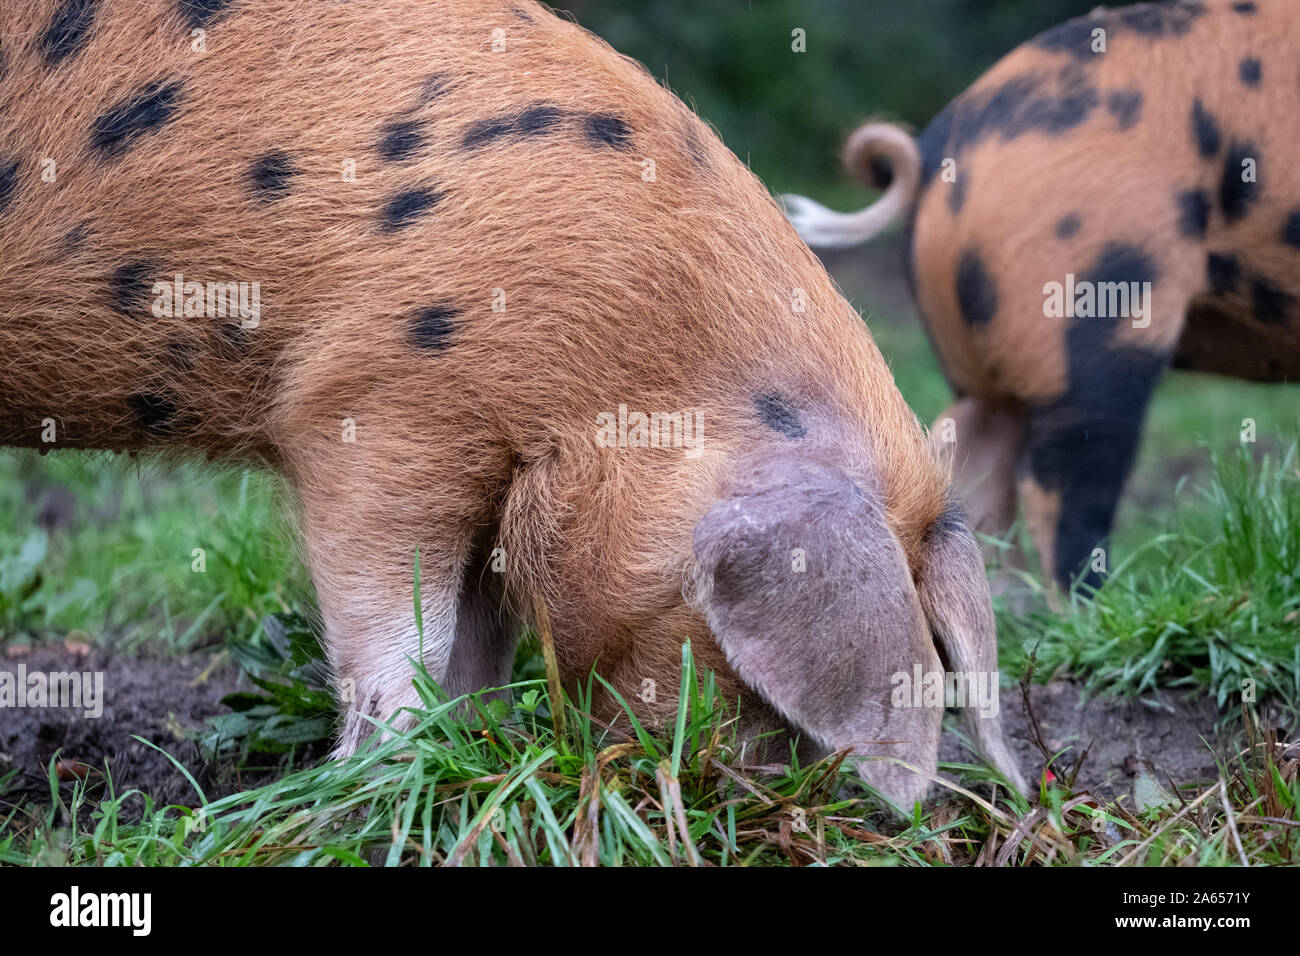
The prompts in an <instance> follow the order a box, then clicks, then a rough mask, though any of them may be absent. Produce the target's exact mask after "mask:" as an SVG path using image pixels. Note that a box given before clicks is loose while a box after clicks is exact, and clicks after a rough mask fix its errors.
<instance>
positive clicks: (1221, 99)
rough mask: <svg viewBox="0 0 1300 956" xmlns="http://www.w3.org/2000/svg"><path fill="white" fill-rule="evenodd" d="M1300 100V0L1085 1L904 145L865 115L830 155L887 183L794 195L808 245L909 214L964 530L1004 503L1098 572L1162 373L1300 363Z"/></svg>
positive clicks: (989, 526)
mask: <svg viewBox="0 0 1300 956" xmlns="http://www.w3.org/2000/svg"><path fill="white" fill-rule="evenodd" d="M1298 109H1300V2H1296V0H1271V2H1264V0H1260V2H1233V0H1212V2H1179V3H1165V4H1139V5H1137V6H1131V7H1121V8H1116V9H1104V8H1099V9H1097V10H1095V11H1094V12H1093V13H1091V14H1089V15H1088V16H1085V17H1081V18H1079V19H1075V20H1071V21H1069V22H1068V23H1065V24H1062V25H1061V26H1059V27H1056V28H1054V29H1051V30H1048V31H1047V32H1046V33H1043V34H1042V35H1040V36H1038V37H1035V38H1034V39H1032V40H1030V41H1029V42H1028V43H1025V44H1024V45H1023V46H1021V47H1019V48H1017V49H1016V50H1014V51H1013V52H1012V53H1010V54H1009V55H1008V56H1006V57H1005V58H1004V59H1002V60H1001V61H1000V62H999V63H997V64H996V65H995V66H994V67H993V68H992V69H991V70H989V71H988V73H986V74H985V75H984V76H982V77H981V78H980V79H979V80H978V81H976V83H975V85H974V86H972V87H971V88H970V89H969V90H967V91H966V92H965V93H963V94H962V95H961V96H959V97H958V98H957V99H956V100H954V101H953V102H952V103H951V104H950V105H949V106H948V107H947V108H946V109H945V110H944V111H943V112H942V113H940V114H939V115H938V116H937V117H936V118H935V119H934V121H933V122H932V123H931V124H930V125H929V126H928V127H926V129H925V131H924V132H923V133H921V135H920V137H919V138H917V139H916V140H913V139H912V138H911V137H910V136H908V135H907V134H906V133H905V132H903V131H902V130H901V129H899V128H898V127H896V126H893V125H890V124H884V123H871V124H868V125H866V126H864V127H862V128H860V129H859V130H858V131H857V132H856V133H855V134H854V135H853V136H852V137H851V138H850V139H849V141H848V143H847V144H846V148H845V163H846V165H847V166H848V168H849V169H850V170H852V171H853V172H855V173H856V174H857V175H858V176H859V178H861V179H863V181H864V182H867V183H869V184H874V185H876V186H878V187H880V188H886V187H887V189H886V193H885V195H884V196H883V197H882V198H881V199H880V200H879V201H878V202H877V203H876V204H875V205H873V206H871V207H869V208H868V209H865V210H863V211H861V212H859V213H856V214H852V215H841V214H838V213H834V212H831V211H829V210H826V209H824V208H822V207H820V206H818V205H817V204H815V203H812V202H811V201H809V200H806V199H804V198H802V197H788V208H789V210H790V214H791V216H792V218H793V220H794V221H795V224H796V226H797V228H798V229H799V231H800V233H801V234H802V235H803V236H804V238H806V239H807V240H808V241H809V242H810V243H811V244H812V245H814V246H817V245H822V246H847V245H852V244H854V243H857V242H861V241H863V240H865V239H868V238H870V237H871V236H873V235H875V234H876V233H878V232H879V231H880V230H881V229H882V228H883V227H884V226H885V225H886V224H887V223H888V222H889V221H890V220H891V219H893V218H895V217H897V216H899V215H901V214H904V213H907V214H908V224H907V241H906V248H907V255H908V271H909V273H910V275H911V277H912V282H913V289H914V292H915V295H916V300H917V303H918V306H919V309H920V312H921V315H922V318H923V321H924V323H925V326H926V328H927V331H928V332H929V335H930V338H931V340H932V341H933V343H934V347H935V349H936V350H937V352H938V354H939V358H940V362H941V365H942V367H943V369H944V373H945V374H946V376H947V377H948V380H949V382H950V383H951V384H952V386H953V390H954V391H955V392H956V401H955V403H954V404H953V405H952V407H950V408H949V409H948V410H947V411H945V412H943V414H942V415H940V418H939V422H938V423H936V430H935V435H936V437H937V438H940V439H942V438H943V437H944V435H943V432H944V430H945V429H944V426H945V425H946V424H947V423H949V422H951V423H952V425H954V426H955V427H954V428H952V429H951V432H952V434H950V435H948V436H947V437H949V438H953V437H955V443H956V456H955V464H956V469H957V475H956V477H957V484H958V487H959V488H960V489H961V492H962V494H963V496H964V497H965V499H966V501H967V503H968V505H969V507H970V510H971V512H972V518H973V520H974V521H975V523H976V524H977V526H978V527H979V528H981V529H982V530H986V531H989V532H992V533H1001V532H1003V531H1005V530H1006V529H1007V527H1008V526H1009V525H1010V524H1011V523H1012V521H1013V519H1014V518H1015V515H1016V511H1017V497H1018V503H1019V505H1020V508H1021V509H1022V510H1023V513H1024V515H1025V519H1026V524H1027V525H1028V527H1029V530H1030V531H1031V533H1032V536H1033V539H1034V543H1035V547H1036V549H1037V550H1038V552H1039V554H1040V556H1042V558H1043V561H1044V564H1045V565H1046V566H1047V568H1048V569H1049V570H1050V572H1051V573H1052V574H1053V575H1054V576H1055V577H1056V579H1057V580H1058V581H1059V582H1060V583H1061V584H1062V585H1066V586H1069V585H1071V584H1072V583H1073V582H1074V581H1075V580H1077V579H1080V578H1082V579H1083V580H1084V581H1086V583H1087V584H1089V585H1091V586H1093V587H1096V586H1098V585H1099V584H1100V583H1101V581H1102V579H1103V578H1102V575H1101V574H1100V568H1101V567H1102V566H1103V564H1104V555H1103V554H1100V553H1098V552H1096V551H1095V549H1097V548H1102V547H1104V542H1105V539H1106V537H1107V535H1108V534H1109V532H1110V528H1111V523H1112V519H1113V517H1114V513H1115V505H1116V501H1117V499H1118V497H1119V494H1120V491H1121V489H1122V487H1123V484H1124V481H1125V478H1126V477H1127V475H1128V472H1129V470H1130V468H1131V466H1132V463H1133V458H1134V453H1135V451H1136V449H1137V446H1138V440H1139V437H1140V432H1141V427H1142V420H1143V417H1144V413H1145V410H1146V408H1147V405H1148V403H1149V402H1150V399H1151V394H1152V391H1153V389H1154V388H1155V385H1156V383H1157V382H1158V381H1159V379H1160V376H1161V374H1162V373H1163V372H1164V370H1165V369H1167V368H1169V367H1170V366H1173V367H1175V368H1184V369H1197V370H1200V371H1206V372H1217V373H1221V374H1226V375H1234V376H1239V377H1242V378H1247V379H1252V380H1256V381H1282V380H1295V379H1296V378H1297V377H1300V308H1298V307H1297V297H1298V296H1300V164H1297V163H1296V162H1295V161H1294V154H1295V150H1296V148H1297V146H1298V145H1300V136H1298V130H1300V127H1297V125H1296V122H1295V116H1296V114H1297V110H1298ZM1017 492H1018V494H1017ZM1098 558H1101V559H1102V560H1098Z"/></svg>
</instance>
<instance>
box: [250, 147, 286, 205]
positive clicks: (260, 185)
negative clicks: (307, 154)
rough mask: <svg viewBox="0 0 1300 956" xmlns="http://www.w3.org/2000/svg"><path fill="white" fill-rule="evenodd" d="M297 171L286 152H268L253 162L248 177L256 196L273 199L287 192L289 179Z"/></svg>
mask: <svg viewBox="0 0 1300 956" xmlns="http://www.w3.org/2000/svg"><path fill="white" fill-rule="evenodd" d="M297 172H298V167H297V166H296V165H295V164H294V162H293V159H292V158H290V156H289V154H288V153H282V152H275V153H268V154H267V155H265V156H263V157H262V158H261V159H259V160H257V162H255V163H253V167H252V169H250V170H249V179H250V180H251V181H252V184H253V191H254V193H255V194H256V195H257V198H259V199H263V200H267V201H274V200H276V199H280V198H283V197H284V196H285V195H286V194H287V193H288V192H289V180H290V179H291V178H292V177H293V176H294V175H295V174H297Z"/></svg>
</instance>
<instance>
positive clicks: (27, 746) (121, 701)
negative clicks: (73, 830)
mask: <svg viewBox="0 0 1300 956" xmlns="http://www.w3.org/2000/svg"><path fill="white" fill-rule="evenodd" d="M223 661H225V663H223ZM20 664H23V665H26V669H27V673H28V674H31V673H35V672H40V673H59V672H71V671H78V672H100V673H102V674H103V675H104V676H103V713H102V715H101V716H99V717H97V718H92V717H87V716H86V715H85V711H84V709H71V708H69V709H58V708H53V707H45V708H38V709H29V708H14V709H10V708H6V709H0V779H3V778H4V777H5V775H6V774H8V773H10V772H11V771H14V770H16V771H17V775H16V776H15V777H14V779H12V780H11V781H9V783H8V786H7V788H5V790H4V792H3V793H2V794H0V807H3V805H5V804H13V803H16V802H20V801H21V799H22V798H30V799H33V800H34V801H35V802H37V803H39V804H45V805H48V803H49V800H50V784H49V772H48V768H49V764H50V760H51V759H52V758H54V757H55V756H56V755H57V756H58V757H59V759H60V760H61V761H62V763H63V767H62V774H61V775H62V776H63V777H65V778H66V779H65V780H64V781H63V782H62V783H61V784H60V786H61V787H62V788H63V790H64V792H65V793H70V792H71V789H72V786H73V776H72V775H73V774H74V773H77V774H84V773H85V770H84V767H82V766H81V765H88V766H89V767H92V768H95V770H96V771H102V770H103V769H104V768H105V767H106V766H107V767H108V768H109V771H110V773H111V776H112V781H113V788H114V791H115V792H116V793H118V794H122V793H124V792H126V791H128V790H131V789H139V790H142V791H144V792H145V793H148V794H149V795H150V796H152V797H153V799H154V803H155V805H166V804H173V803H175V804H184V805H186V806H197V805H198V804H199V802H200V801H199V798H198V796H197V795H196V794H195V792H194V788H193V787H192V786H191V785H190V783H189V782H188V781H187V780H186V779H185V777H184V775H183V774H182V773H181V772H180V771H179V770H178V769H177V768H176V767H175V765H173V764H172V762H171V761H170V760H168V759H167V757H166V756H164V755H163V754H161V753H159V752H158V751H157V750H154V749H153V748H151V747H148V746H146V745H144V744H142V743H140V742H139V741H138V740H135V739H134V738H133V735H138V736H140V737H144V738H145V739H146V740H150V741H152V742H153V743H155V744H157V745H158V746H159V747H162V748H163V749H165V750H166V751H167V752H168V753H170V754H171V755H172V756H174V757H175V758H176V759H177V760H179V761H180V762H181V763H182V764H183V765H184V766H185V767H186V768H187V769H188V770H189V771H190V773H191V774H193V775H194V777H195V780H196V781H197V782H198V783H199V785H200V786H201V787H203V788H204V792H205V793H206V794H207V796H208V798H209V799H212V798H214V797H216V796H221V795H223V794H226V793H231V792H234V791H236V790H239V789H241V783H245V782H247V781H246V780H244V779H241V777H240V776H238V775H236V774H235V772H234V770H233V768H230V767H227V766H222V765H218V764H214V765H206V764H205V763H204V761H203V760H202V759H200V754H199V747H198V744H197V743H196V741H195V739H194V735H195V733H196V732H198V731H201V730H202V729H203V726H204V721H205V719H206V718H208V717H211V716H215V715H216V714H219V713H224V712H228V711H227V708H225V707H224V706H223V705H222V704H221V698H222V697H223V696H225V695H226V694H229V693H231V692H232V691H234V690H237V689H239V690H256V688H253V687H251V686H249V685H248V684H247V682H246V681H244V680H242V679H241V675H240V674H239V672H238V669H237V668H235V667H234V666H233V665H232V664H230V663H229V662H228V658H227V657H226V656H225V655H222V656H215V655H213V654H210V653H208V654H196V655H191V656H187V657H181V658H173V659H161V658H155V657H149V656H125V655H117V654H114V653H112V652H110V651H107V650H103V649H90V650H89V651H87V650H86V649H85V648H84V647H82V648H77V649H75V650H69V649H68V648H67V647H65V646H63V645H52V646H38V647H32V648H13V647H10V648H6V649H4V650H3V651H0V671H8V672H10V673H15V674H16V673H17V672H18V667H19V665H20ZM99 779H102V778H99ZM139 806H140V804H139V803H138V801H137V802H136V805H135V806H134V810H135V812H136V813H138V812H139ZM131 809H132V808H131V807H130V806H129V807H128V813H130V810H131ZM2 815H3V812H2V811H0V816H2Z"/></svg>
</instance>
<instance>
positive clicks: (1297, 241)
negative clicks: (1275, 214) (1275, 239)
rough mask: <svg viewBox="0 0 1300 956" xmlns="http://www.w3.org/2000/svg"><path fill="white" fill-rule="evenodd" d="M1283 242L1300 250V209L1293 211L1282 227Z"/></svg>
mask: <svg viewBox="0 0 1300 956" xmlns="http://www.w3.org/2000/svg"><path fill="white" fill-rule="evenodd" d="M1282 241H1283V242H1284V243H1286V244H1287V245H1288V246H1294V247H1296V248H1297V249H1300V209H1292V210H1291V212H1290V213H1288V214H1287V217H1286V222H1285V223H1284V224H1283V225H1282Z"/></svg>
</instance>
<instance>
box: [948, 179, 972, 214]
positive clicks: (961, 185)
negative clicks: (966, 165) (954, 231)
mask: <svg viewBox="0 0 1300 956" xmlns="http://www.w3.org/2000/svg"><path fill="white" fill-rule="evenodd" d="M969 183H970V173H969V172H966V173H963V174H962V175H960V176H958V177H957V181H956V182H955V183H953V184H952V189H950V190H949V191H948V208H949V209H950V210H951V211H952V214H953V215H954V216H955V215H957V213H959V212H961V207H962V206H964V205H965V204H966V187H967V185H968V184H969Z"/></svg>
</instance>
